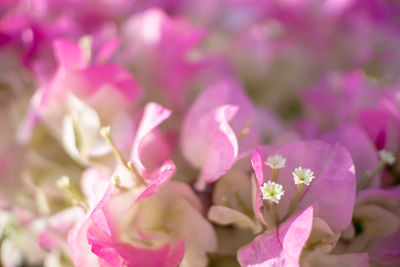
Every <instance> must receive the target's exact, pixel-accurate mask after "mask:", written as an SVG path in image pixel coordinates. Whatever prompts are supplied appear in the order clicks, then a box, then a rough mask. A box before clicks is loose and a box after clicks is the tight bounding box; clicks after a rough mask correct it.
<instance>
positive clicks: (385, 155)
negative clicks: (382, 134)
mask: <svg viewBox="0 0 400 267" xmlns="http://www.w3.org/2000/svg"><path fill="white" fill-rule="evenodd" d="M379 156H380V157H381V160H382V161H384V162H385V163H386V164H388V165H393V164H394V163H395V162H396V157H395V156H394V154H393V153H392V152H390V151H387V150H385V149H382V150H381V151H379Z"/></svg>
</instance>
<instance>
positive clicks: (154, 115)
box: [131, 103, 172, 180]
mask: <svg viewBox="0 0 400 267" xmlns="http://www.w3.org/2000/svg"><path fill="white" fill-rule="evenodd" d="M170 115H171V111H170V110H168V109H166V108H164V107H162V106H160V105H158V104H156V103H149V104H147V105H146V107H145V109H144V113H143V116H142V120H141V121H140V124H139V127H138V130H137V132H136V136H135V140H134V143H133V148H132V152H131V159H132V161H133V164H134V165H135V168H136V169H137V171H138V172H139V174H141V175H142V176H143V177H144V178H146V179H150V180H153V179H155V178H157V177H159V176H160V173H161V172H163V171H165V170H166V169H170V168H171V164H172V163H171V162H170V161H166V162H164V163H163V165H162V166H160V167H159V168H158V169H156V170H154V171H153V172H152V173H149V172H148V170H147V168H146V167H145V166H144V164H143V162H142V160H141V153H142V149H143V140H144V138H145V137H146V136H147V135H149V134H150V133H151V132H152V131H153V130H154V129H155V128H156V127H157V126H158V125H160V124H161V123H162V122H163V121H165V120H166V119H167V118H168V117H169V116H170Z"/></svg>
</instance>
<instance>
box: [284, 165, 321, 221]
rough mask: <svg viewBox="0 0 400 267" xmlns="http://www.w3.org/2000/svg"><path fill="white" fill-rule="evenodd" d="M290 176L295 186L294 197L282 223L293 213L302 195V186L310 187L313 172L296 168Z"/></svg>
mask: <svg viewBox="0 0 400 267" xmlns="http://www.w3.org/2000/svg"><path fill="white" fill-rule="evenodd" d="M292 174H293V180H294V183H295V184H296V185H297V188H296V195H295V196H294V198H293V199H292V201H290V204H289V209H288V211H287V213H286V215H285V217H283V219H282V221H284V220H286V219H287V218H288V217H289V216H290V214H292V213H293V211H295V209H296V208H297V205H298V203H299V200H300V197H301V194H302V193H303V189H304V186H305V185H310V183H311V181H312V180H313V179H314V178H315V176H314V172H313V171H312V170H310V169H305V168H303V167H297V168H296V169H294V172H292Z"/></svg>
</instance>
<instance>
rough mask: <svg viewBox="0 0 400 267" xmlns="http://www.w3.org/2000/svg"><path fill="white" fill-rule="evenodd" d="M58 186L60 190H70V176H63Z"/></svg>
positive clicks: (58, 181)
mask: <svg viewBox="0 0 400 267" xmlns="http://www.w3.org/2000/svg"><path fill="white" fill-rule="evenodd" d="M56 183H57V186H58V187H59V188H68V187H69V185H70V181H69V177H68V176H61V177H60V178H59V179H58V180H57V181H56Z"/></svg>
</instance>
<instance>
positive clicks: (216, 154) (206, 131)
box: [190, 106, 238, 190]
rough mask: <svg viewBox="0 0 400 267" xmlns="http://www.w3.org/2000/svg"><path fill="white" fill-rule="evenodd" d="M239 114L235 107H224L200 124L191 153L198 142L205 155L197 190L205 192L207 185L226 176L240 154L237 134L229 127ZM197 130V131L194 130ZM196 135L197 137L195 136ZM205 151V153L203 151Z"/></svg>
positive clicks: (210, 114) (205, 117)
mask: <svg viewBox="0 0 400 267" xmlns="http://www.w3.org/2000/svg"><path fill="white" fill-rule="evenodd" d="M236 112H237V107H235V106H222V107H220V108H217V109H216V110H214V111H212V112H211V113H209V114H207V115H206V116H204V117H203V120H202V121H201V122H199V124H201V126H200V127H199V128H197V130H198V131H197V132H196V133H192V134H191V137H192V138H193V139H192V141H193V143H192V145H190V147H191V151H192V152H194V151H195V150H193V149H194V147H193V144H194V145H196V144H195V141H196V140H197V142H196V143H197V145H200V147H198V148H199V149H200V150H199V152H200V154H202V153H205V155H206V156H205V157H204V158H203V159H202V160H203V164H202V169H201V173H200V176H199V178H198V180H197V182H196V185H195V186H196V188H197V189H199V190H203V189H204V188H205V186H206V183H212V182H214V181H215V180H217V179H218V178H219V177H221V176H222V175H224V174H225V173H226V172H228V171H229V169H230V168H231V167H232V165H233V163H234V162H235V159H236V157H237V154H238V143H237V139H236V136H235V133H234V132H233V130H232V129H231V127H230V126H229V123H228V122H229V121H230V120H231V119H232V118H233V116H234V115H235V114H236ZM193 130H196V129H193ZM194 135H196V136H194ZM201 150H203V152H202V151H201Z"/></svg>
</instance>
